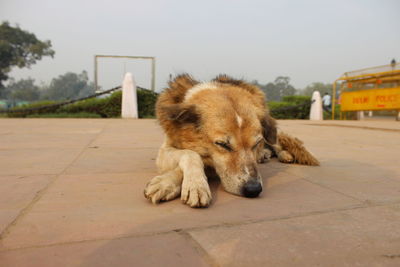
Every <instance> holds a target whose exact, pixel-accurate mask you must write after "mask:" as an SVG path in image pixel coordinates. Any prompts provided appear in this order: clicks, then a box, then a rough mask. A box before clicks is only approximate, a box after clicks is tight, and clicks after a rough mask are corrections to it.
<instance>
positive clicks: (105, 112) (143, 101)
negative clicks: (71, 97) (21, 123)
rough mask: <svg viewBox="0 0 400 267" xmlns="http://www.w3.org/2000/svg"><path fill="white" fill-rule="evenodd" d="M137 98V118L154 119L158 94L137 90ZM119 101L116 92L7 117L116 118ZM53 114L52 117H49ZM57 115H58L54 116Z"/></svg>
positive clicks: (30, 105)
mask: <svg viewBox="0 0 400 267" xmlns="http://www.w3.org/2000/svg"><path fill="white" fill-rule="evenodd" d="M137 97H138V111H139V118H154V116H155V113H154V107H155V103H156V101H157V97H158V94H157V93H155V92H153V91H150V90H146V89H138V90H137ZM121 101H122V92H121V91H118V92H115V93H113V94H111V95H110V96H108V97H105V98H91V99H87V100H82V101H79V102H76V103H74V104H69V105H65V106H61V107H56V108H54V107H53V108H45V109H41V110H37V111H34V112H16V113H9V114H8V116H9V117H59V118H61V117H78V118H82V117H84V116H85V114H86V115H87V116H88V117H91V118H94V117H101V118H117V117H120V115H121ZM56 103H58V102H56V101H41V102H36V103H31V104H28V105H24V106H22V107H18V108H15V109H16V110H18V109H26V108H34V107H40V106H47V105H51V104H56ZM51 114H53V115H51ZM55 114H58V115H55Z"/></svg>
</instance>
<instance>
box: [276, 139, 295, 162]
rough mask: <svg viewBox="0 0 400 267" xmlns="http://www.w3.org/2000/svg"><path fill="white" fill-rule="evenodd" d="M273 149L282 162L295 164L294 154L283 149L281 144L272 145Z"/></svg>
mask: <svg viewBox="0 0 400 267" xmlns="http://www.w3.org/2000/svg"><path fill="white" fill-rule="evenodd" d="M272 149H273V150H274V152H275V154H276V156H277V157H278V160H279V161H280V162H283V163H293V161H294V158H293V156H292V154H290V153H289V152H288V151H286V150H284V149H282V146H281V145H280V144H279V143H278V144H275V145H272Z"/></svg>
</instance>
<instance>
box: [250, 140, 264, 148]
mask: <svg viewBox="0 0 400 267" xmlns="http://www.w3.org/2000/svg"><path fill="white" fill-rule="evenodd" d="M263 140H264V138H260V139H259V140H258V141H257V143H256V144H255V145H254V146H253V147H252V149H253V150H254V149H256V148H257V146H258V145H259V144H260V143H261V141H263Z"/></svg>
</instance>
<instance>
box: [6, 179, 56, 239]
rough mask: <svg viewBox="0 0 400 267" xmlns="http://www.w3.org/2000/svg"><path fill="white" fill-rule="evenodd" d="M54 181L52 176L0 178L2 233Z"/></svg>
mask: <svg viewBox="0 0 400 267" xmlns="http://www.w3.org/2000/svg"><path fill="white" fill-rule="evenodd" d="M52 179H54V176H51V175H39V176H0V232H3V231H4V230H5V229H6V227H7V226H8V225H9V224H11V223H12V222H13V221H14V220H15V219H16V218H17V216H18V214H19V213H20V212H21V211H22V210H23V209H24V208H25V207H27V206H28V205H29V203H31V202H32V200H33V199H34V198H35V196H36V194H37V193H38V192H39V191H41V190H43V189H44V188H45V187H46V185H47V184H48V183H49V182H50V181H51V180H52ZM11 192H12V193H11Z"/></svg>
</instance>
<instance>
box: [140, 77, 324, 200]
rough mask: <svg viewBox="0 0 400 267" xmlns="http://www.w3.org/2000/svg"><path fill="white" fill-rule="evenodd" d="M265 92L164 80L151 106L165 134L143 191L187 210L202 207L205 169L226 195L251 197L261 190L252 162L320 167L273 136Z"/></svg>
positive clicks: (231, 82)
mask: <svg viewBox="0 0 400 267" xmlns="http://www.w3.org/2000/svg"><path fill="white" fill-rule="evenodd" d="M265 102H266V99H265V95H264V93H263V92H262V91H261V90H260V89H259V88H258V87H256V86H254V85H252V84H249V83H246V82H244V81H242V80H235V79H232V78H230V77H228V76H226V75H220V76H218V77H217V78H215V79H214V80H213V81H211V82H209V83H199V82H197V81H196V80H195V79H193V78H192V77H191V76H189V75H187V74H183V75H179V76H177V77H176V78H175V79H173V80H171V81H170V82H169V88H168V89H166V90H165V91H164V92H163V93H162V94H161V95H160V96H159V98H158V101H157V104H156V113H157V118H158V120H159V122H160V125H161V126H162V128H163V129H164V131H165V140H164V144H163V145H162V147H161V148H160V150H159V153H158V157H157V166H158V169H159V172H160V175H159V176H156V177H154V178H153V179H152V180H151V181H150V182H149V183H148V184H147V186H146V188H145V192H144V193H145V197H146V198H148V199H149V200H151V201H152V202H153V203H158V202H160V201H168V200H171V199H174V198H176V197H178V196H179V195H180V196H181V199H182V201H183V202H184V203H186V204H188V205H189V206H191V207H206V206H208V205H209V204H210V202H211V192H210V188H209V185H208V181H207V177H206V174H205V171H204V168H205V167H211V168H213V169H214V170H215V172H216V173H217V174H218V176H219V177H220V179H221V183H222V185H223V187H224V189H225V190H226V191H228V192H230V193H233V194H237V195H244V196H246V197H256V196H258V194H259V193H260V192H261V190H262V179H261V177H260V174H259V173H258V170H257V163H263V162H265V161H267V160H269V158H270V157H271V156H274V155H275V156H277V157H278V159H279V160H280V161H281V162H285V163H292V162H295V163H300V164H306V165H319V162H318V160H316V159H315V158H314V157H313V156H312V155H311V154H310V153H309V152H308V151H307V150H306V149H305V148H304V147H303V145H302V142H301V141H300V140H298V139H297V138H292V137H290V136H289V135H287V134H284V133H279V134H278V133H277V127H276V122H275V120H274V119H273V118H272V117H271V116H270V115H269V111H268V108H267V107H266V105H265Z"/></svg>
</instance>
